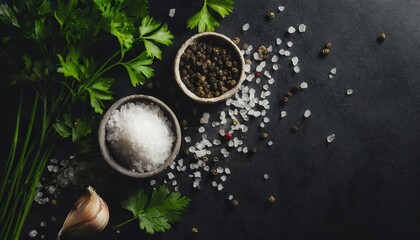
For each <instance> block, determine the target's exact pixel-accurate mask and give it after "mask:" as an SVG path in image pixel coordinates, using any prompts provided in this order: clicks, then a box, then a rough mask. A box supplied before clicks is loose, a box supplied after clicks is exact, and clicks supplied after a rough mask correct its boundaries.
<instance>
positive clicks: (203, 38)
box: [174, 32, 245, 104]
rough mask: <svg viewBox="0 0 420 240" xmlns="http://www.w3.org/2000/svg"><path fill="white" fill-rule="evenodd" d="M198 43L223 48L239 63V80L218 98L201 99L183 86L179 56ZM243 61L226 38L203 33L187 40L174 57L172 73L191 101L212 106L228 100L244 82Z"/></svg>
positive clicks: (239, 53)
mask: <svg viewBox="0 0 420 240" xmlns="http://www.w3.org/2000/svg"><path fill="white" fill-rule="evenodd" d="M199 42H209V43H213V44H215V45H218V46H220V47H223V48H225V49H226V50H228V51H229V52H231V54H233V56H232V57H233V59H235V60H237V61H238V63H239V67H238V70H239V72H240V75H239V79H237V84H236V85H235V87H233V88H232V89H229V90H228V91H227V92H225V93H224V94H222V95H220V96H219V97H213V98H202V97H199V96H197V95H195V94H194V93H193V92H191V91H190V90H189V89H188V88H187V86H186V85H185V84H184V82H183V81H182V80H181V74H180V72H179V64H180V61H181V55H182V54H183V53H184V51H185V49H187V47H188V46H190V45H193V44H196V43H199ZM244 66H245V60H244V57H243V56H242V54H241V50H239V48H238V46H236V44H235V43H234V42H233V41H232V40H231V39H230V38H228V37H226V36H225V35H223V34H220V33H215V32H205V33H199V34H196V35H194V36H192V37H191V38H189V39H188V40H187V41H186V42H185V43H184V44H183V45H182V46H181V48H180V49H179V50H178V53H177V54H176V57H175V63H174V73H175V80H176V82H177V84H178V86H179V87H180V88H181V90H182V91H183V92H184V93H185V94H186V95H187V96H188V97H190V98H191V99H193V100H194V101H196V102H199V103H205V104H212V103H218V102H222V101H226V100H227V99H229V98H230V97H231V96H232V95H233V94H235V93H236V92H237V91H238V88H239V87H240V86H241V84H242V82H243V81H244V80H245V69H244Z"/></svg>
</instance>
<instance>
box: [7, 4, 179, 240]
mask: <svg viewBox="0 0 420 240" xmlns="http://www.w3.org/2000/svg"><path fill="white" fill-rule="evenodd" d="M147 14H148V1H147V0H92V1H90V0H58V1H51V0H16V1H10V3H0V29H2V31H0V50H1V51H0V57H1V59H0V68H1V69H9V70H10V72H11V74H10V83H11V84H12V85H14V87H15V88H18V89H19V90H21V91H22V94H21V97H20V104H19V107H18V111H17V112H18V113H17V117H16V121H15V125H16V128H15V132H14V135H13V141H12V144H11V148H10V153H9V156H8V158H7V159H4V160H2V161H1V162H0V169H1V170H0V202H1V206H0V226H1V227H0V239H19V236H20V232H21V229H22V227H23V223H24V221H25V219H26V216H27V215H28V212H29V210H30V207H31V205H32V202H33V199H34V197H35V194H36V191H37V184H38V182H39V181H40V178H41V175H42V172H43V170H44V168H45V165H46V162H47V159H49V157H50V155H51V153H52V152H53V151H54V147H55V144H56V142H57V140H58V137H60V136H61V137H63V138H68V139H70V140H71V141H72V142H73V143H74V144H75V146H77V148H78V151H79V152H80V153H86V152H88V151H89V143H88V141H87V140H86V136H88V135H89V134H90V133H91V132H92V126H93V121H94V120H95V119H96V117H97V114H102V113H103V111H104V108H105V101H108V100H112V99H113V93H112V91H111V87H112V85H113V84H114V83H115V79H113V78H111V77H109V76H108V75H107V73H108V72H109V71H111V70H113V69H114V68H117V67H121V68H122V69H125V70H126V72H127V74H128V76H129V78H130V80H131V84H132V85H133V86H138V85H141V84H143V83H144V82H145V81H146V80H147V79H149V78H151V77H152V76H153V75H154V72H153V68H152V64H153V62H154V60H155V59H161V58H162V51H161V49H160V47H161V46H162V45H164V46H168V45H170V44H172V39H173V35H172V34H171V32H170V31H169V29H168V26H167V25H166V24H161V23H159V22H157V21H156V20H154V19H153V18H152V17H151V16H148V15H147ZM1 90H2V91H7V89H1ZM2 94H6V93H2ZM18 97H19V96H18ZM27 109H29V113H26V110H27ZM95 113H96V114H95ZM24 116H28V117H29V119H28V120H26V117H24Z"/></svg>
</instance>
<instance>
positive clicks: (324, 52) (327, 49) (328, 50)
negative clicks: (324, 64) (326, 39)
mask: <svg viewBox="0 0 420 240" xmlns="http://www.w3.org/2000/svg"><path fill="white" fill-rule="evenodd" d="M322 54H324V55H325V56H326V55H328V54H330V49H329V48H323V49H322Z"/></svg>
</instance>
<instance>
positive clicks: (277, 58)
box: [271, 55, 279, 63]
mask: <svg viewBox="0 0 420 240" xmlns="http://www.w3.org/2000/svg"><path fill="white" fill-rule="evenodd" d="M278 60H279V57H278V56H277V55H273V57H272V58H271V62H273V63H275V62H277V61H278Z"/></svg>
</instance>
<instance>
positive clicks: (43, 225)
mask: <svg viewBox="0 0 420 240" xmlns="http://www.w3.org/2000/svg"><path fill="white" fill-rule="evenodd" d="M39 226H41V227H45V226H47V222H45V221H42V222H40V223H39Z"/></svg>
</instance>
